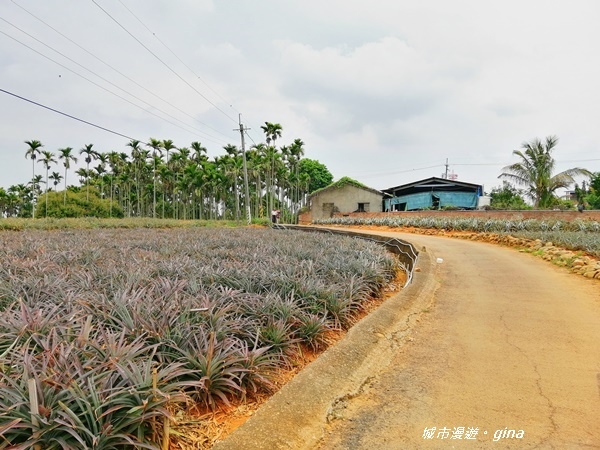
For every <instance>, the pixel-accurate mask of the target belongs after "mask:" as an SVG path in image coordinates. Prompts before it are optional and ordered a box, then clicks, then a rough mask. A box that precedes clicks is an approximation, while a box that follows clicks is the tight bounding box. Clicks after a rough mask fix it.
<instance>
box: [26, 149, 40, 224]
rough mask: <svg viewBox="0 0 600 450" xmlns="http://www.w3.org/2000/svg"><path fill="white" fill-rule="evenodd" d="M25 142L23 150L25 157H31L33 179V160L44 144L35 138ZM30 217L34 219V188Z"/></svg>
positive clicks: (32, 177)
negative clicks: (25, 145) (26, 147)
mask: <svg viewBox="0 0 600 450" xmlns="http://www.w3.org/2000/svg"><path fill="white" fill-rule="evenodd" d="M25 143H26V144H27V145H28V146H29V148H28V149H27V151H26V152H25V158H30V159H31V167H32V174H31V179H32V180H33V179H34V178H35V160H36V158H37V155H39V154H40V152H41V150H40V147H43V146H44V145H43V144H42V143H41V142H40V141H37V140H35V139H34V140H31V141H25ZM31 217H33V218H34V219H35V189H34V190H33V204H32V205H31Z"/></svg>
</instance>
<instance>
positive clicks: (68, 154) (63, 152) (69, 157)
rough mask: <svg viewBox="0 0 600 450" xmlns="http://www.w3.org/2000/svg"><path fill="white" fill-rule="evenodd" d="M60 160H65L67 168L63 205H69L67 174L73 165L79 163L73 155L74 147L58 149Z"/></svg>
mask: <svg viewBox="0 0 600 450" xmlns="http://www.w3.org/2000/svg"><path fill="white" fill-rule="evenodd" d="M58 152H59V155H58V159H62V160H63V166H64V167H65V177H64V178H65V192H64V195H63V205H66V204H67V172H68V170H69V169H70V168H71V163H77V157H76V156H75V155H74V154H73V148H72V147H65V148H59V149H58Z"/></svg>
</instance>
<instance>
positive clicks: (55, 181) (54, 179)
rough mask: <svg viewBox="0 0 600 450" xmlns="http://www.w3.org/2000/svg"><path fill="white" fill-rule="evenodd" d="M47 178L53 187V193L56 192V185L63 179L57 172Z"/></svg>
mask: <svg viewBox="0 0 600 450" xmlns="http://www.w3.org/2000/svg"><path fill="white" fill-rule="evenodd" d="M48 178H49V179H51V180H52V184H53V185H54V191H56V190H57V187H58V183H60V181H61V180H62V179H63V177H62V175H61V174H60V173H58V172H52V173H51V174H50V176H49V177H48Z"/></svg>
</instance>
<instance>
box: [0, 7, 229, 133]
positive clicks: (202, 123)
mask: <svg viewBox="0 0 600 450" xmlns="http://www.w3.org/2000/svg"><path fill="white" fill-rule="evenodd" d="M11 2H12V3H13V4H14V5H15V6H17V7H19V8H20V9H22V10H23V11H25V12H26V13H27V14H29V15H30V16H32V17H33V18H35V19H36V20H38V21H39V22H41V23H43V24H44V25H45V26H47V27H48V28H50V29H51V30H52V31H54V32H55V33H57V34H59V35H60V36H62V37H63V38H64V39H66V40H68V41H69V42H71V43H72V44H73V45H75V46H77V47H79V48H80V49H81V50H83V51H84V52H86V53H87V54H88V55H90V56H92V57H93V58H95V59H96V60H97V61H100V62H101V63H102V64H104V65H105V66H107V67H109V68H110V69H112V70H114V71H115V72H117V73H118V74H119V75H121V76H122V77H124V78H126V79H127V80H129V81H131V82H132V83H134V84H135V85H136V86H138V87H140V88H141V89H143V90H144V91H146V92H148V93H149V94H151V95H153V96H154V97H156V98H157V99H159V100H160V101H162V102H164V103H166V104H167V105H169V106H171V107H172V108H174V109H176V110H177V111H179V112H181V113H182V114H184V115H186V116H188V117H189V118H191V119H192V120H194V121H196V122H198V123H199V124H201V125H204V126H205V127H207V128H211V129H212V127H210V125H208V124H206V123H204V122H202V121H200V120H198V119H196V118H195V117H194V116H192V115H191V114H188V113H187V112H185V111H183V110H182V109H180V108H178V107H177V106H175V105H173V104H172V103H171V102H169V101H168V100H165V99H164V98H162V97H160V96H159V95H157V94H156V93H154V92H152V91H151V90H149V89H147V88H146V87H144V86H142V85H141V84H140V83H138V82H137V81H135V80H134V79H132V78H130V77H128V76H127V75H125V74H124V73H123V72H121V71H120V70H118V69H117V68H115V67H113V66H112V65H110V64H109V63H107V62H106V61H104V60H102V59H101V58H99V57H98V56H96V55H95V54H94V53H92V52H90V51H89V50H87V49H86V48H84V47H82V46H81V45H80V44H78V43H77V42H76V41H74V40H73V39H71V38H69V37H68V36H66V35H65V34H63V33H61V32H60V31H59V30H57V29H56V28H54V27H52V26H51V25H49V24H48V23H46V22H45V21H44V20H42V19H40V18H39V17H37V16H36V15H35V14H33V13H32V12H31V11H29V10H27V9H25V8H24V7H23V6H21V5H19V4H18V3H16V2H15V1H14V0H11ZM11 25H12V24H11ZM13 26H14V25H13ZM21 31H22V30H21ZM34 39H35V38H34ZM53 50H54V49H53ZM54 51H56V50H54ZM119 89H120V88H119ZM121 90H123V89H121ZM130 95H131V94H130ZM141 101H143V100H141ZM144 103H145V102H144ZM156 109H157V110H159V111H161V110H160V109H159V108H156ZM161 112H163V111H161ZM163 113H164V114H166V115H168V114H167V113H165V112H163ZM170 117H173V116H170ZM173 118H174V119H175V120H178V121H179V119H177V118H175V117H173ZM179 122H181V121H179ZM181 123H183V122H181ZM195 130H197V131H199V132H201V133H203V134H206V135H207V136H210V134H208V133H205V132H204V131H202V130H199V129H197V128H195ZM217 133H219V134H220V135H221V136H224V137H226V138H228V139H229V136H226V135H225V134H223V133H220V132H218V131H217ZM212 137H214V138H215V139H219V138H217V137H215V136H212Z"/></svg>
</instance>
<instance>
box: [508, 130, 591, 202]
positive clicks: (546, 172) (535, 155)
mask: <svg viewBox="0 0 600 450" xmlns="http://www.w3.org/2000/svg"><path fill="white" fill-rule="evenodd" d="M557 143H558V138H557V137H556V136H548V137H547V138H546V140H545V141H544V142H542V141H540V140H539V139H537V138H536V139H534V140H532V141H531V142H524V143H523V144H522V145H521V147H522V151H521V150H514V151H513V155H516V156H518V157H519V158H521V161H520V162H517V163H515V164H511V165H510V166H506V167H504V168H503V169H502V170H503V173H502V174H500V176H499V177H498V178H507V179H508V180H510V181H513V182H515V183H516V184H518V185H521V186H525V192H526V195H527V196H528V197H530V198H531V200H533V203H534V206H535V207H538V208H548V207H550V206H552V204H553V203H554V202H555V199H556V196H555V194H554V193H555V192H556V191H557V190H558V189H560V188H567V187H569V186H571V185H572V184H574V182H575V180H574V179H573V177H574V176H577V175H590V172H589V171H588V170H586V169H582V168H579V167H576V168H573V169H567V170H565V171H563V172H560V173H558V174H556V175H553V172H554V167H555V161H554V158H553V157H552V151H553V150H554V148H555V147H556V145H557Z"/></svg>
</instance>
